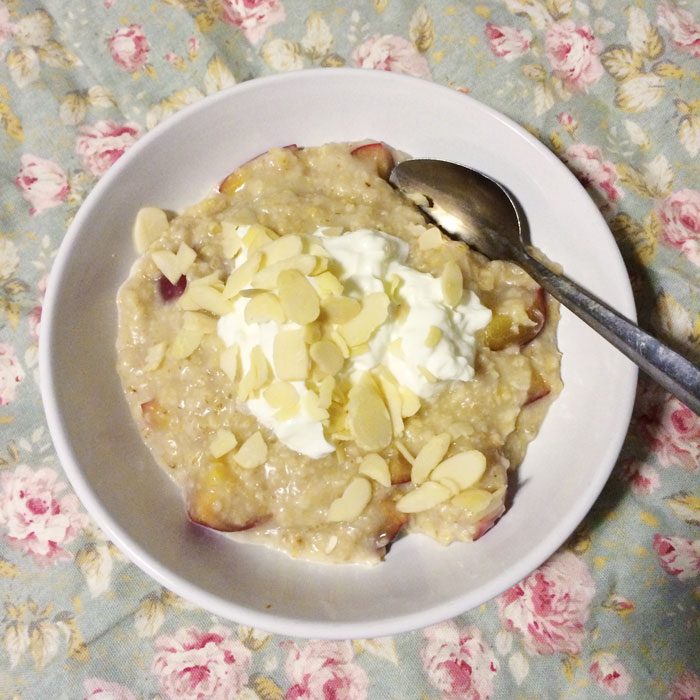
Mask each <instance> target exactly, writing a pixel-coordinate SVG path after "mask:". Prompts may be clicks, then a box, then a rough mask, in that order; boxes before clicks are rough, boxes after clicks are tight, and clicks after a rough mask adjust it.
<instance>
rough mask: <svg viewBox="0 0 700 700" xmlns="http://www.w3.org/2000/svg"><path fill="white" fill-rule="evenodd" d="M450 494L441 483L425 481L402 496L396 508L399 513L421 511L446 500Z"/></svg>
mask: <svg viewBox="0 0 700 700" xmlns="http://www.w3.org/2000/svg"><path fill="white" fill-rule="evenodd" d="M451 496H452V494H451V493H450V490H449V489H448V488H447V487H445V486H443V485H442V484H437V483H435V482H434V481H426V482H425V483H424V484H421V485H420V486H418V487H416V488H415V489H413V490H412V491H409V492H408V493H407V494H405V495H404V496H402V497H401V498H400V499H399V500H398V502H397V503H396V510H398V511H399V512H401V513H422V512H423V511H425V510H430V509H431V508H434V507H435V506H437V505H439V504H440V503H444V502H445V501H446V500H448V499H449V498H450V497H451Z"/></svg>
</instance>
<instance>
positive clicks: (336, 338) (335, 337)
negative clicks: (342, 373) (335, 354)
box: [328, 328, 350, 360]
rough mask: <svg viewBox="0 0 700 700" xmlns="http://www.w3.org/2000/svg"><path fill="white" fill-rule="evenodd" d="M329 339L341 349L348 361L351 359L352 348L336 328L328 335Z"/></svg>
mask: <svg viewBox="0 0 700 700" xmlns="http://www.w3.org/2000/svg"><path fill="white" fill-rule="evenodd" d="M328 337H329V338H330V339H331V340H332V341H333V342H334V343H335V344H336V345H337V346H338V347H339V348H340V352H341V353H342V355H343V357H344V358H345V359H346V360H347V359H348V358H349V357H350V348H349V347H348V344H347V343H346V342H345V338H343V336H342V335H340V333H338V331H337V330H336V329H335V328H334V329H333V330H332V331H331V332H330V333H329V334H328Z"/></svg>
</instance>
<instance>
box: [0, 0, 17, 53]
mask: <svg viewBox="0 0 700 700" xmlns="http://www.w3.org/2000/svg"><path fill="white" fill-rule="evenodd" d="M14 33H15V25H14V24H12V22H11V21H10V11H9V10H8V9H7V7H5V5H4V4H3V5H0V44H2V42H3V41H5V39H9V38H10V37H11V36H12V35H13V34H14Z"/></svg>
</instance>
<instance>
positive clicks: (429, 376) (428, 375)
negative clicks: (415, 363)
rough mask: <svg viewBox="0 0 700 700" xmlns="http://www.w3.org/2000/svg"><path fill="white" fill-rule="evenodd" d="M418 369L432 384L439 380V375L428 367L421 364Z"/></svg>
mask: <svg viewBox="0 0 700 700" xmlns="http://www.w3.org/2000/svg"><path fill="white" fill-rule="evenodd" d="M418 371H419V372H420V373H421V374H422V375H423V376H424V377H425V379H426V381H428V382H430V383H431V384H435V383H436V382H437V377H436V376H435V375H434V374H433V373H432V372H431V371H430V370H429V369H428V368H427V367H420V366H419V367H418Z"/></svg>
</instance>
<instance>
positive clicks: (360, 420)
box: [348, 373, 392, 452]
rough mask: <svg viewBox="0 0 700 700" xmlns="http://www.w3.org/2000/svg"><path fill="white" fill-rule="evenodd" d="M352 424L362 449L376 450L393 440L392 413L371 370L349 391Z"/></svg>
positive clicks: (353, 431) (349, 421) (351, 426)
mask: <svg viewBox="0 0 700 700" xmlns="http://www.w3.org/2000/svg"><path fill="white" fill-rule="evenodd" d="M348 425H349V427H350V431H351V433H352V435H353V438H354V439H355V442H356V443H357V445H358V447H359V448H360V449H362V450H366V451H368V452H376V451H377V450H382V449H384V448H385V447H386V446H387V445H388V444H389V443H390V442H391V437H392V429H391V417H390V416H389V411H388V410H387V407H386V406H385V405H384V401H382V397H381V396H380V394H379V391H378V390H377V386H376V384H375V383H374V380H373V379H372V377H371V376H370V375H369V374H368V373H365V374H364V375H362V377H361V378H360V380H359V381H358V382H357V384H355V385H354V386H353V387H352V389H351V390H350V392H349V394H348Z"/></svg>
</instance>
